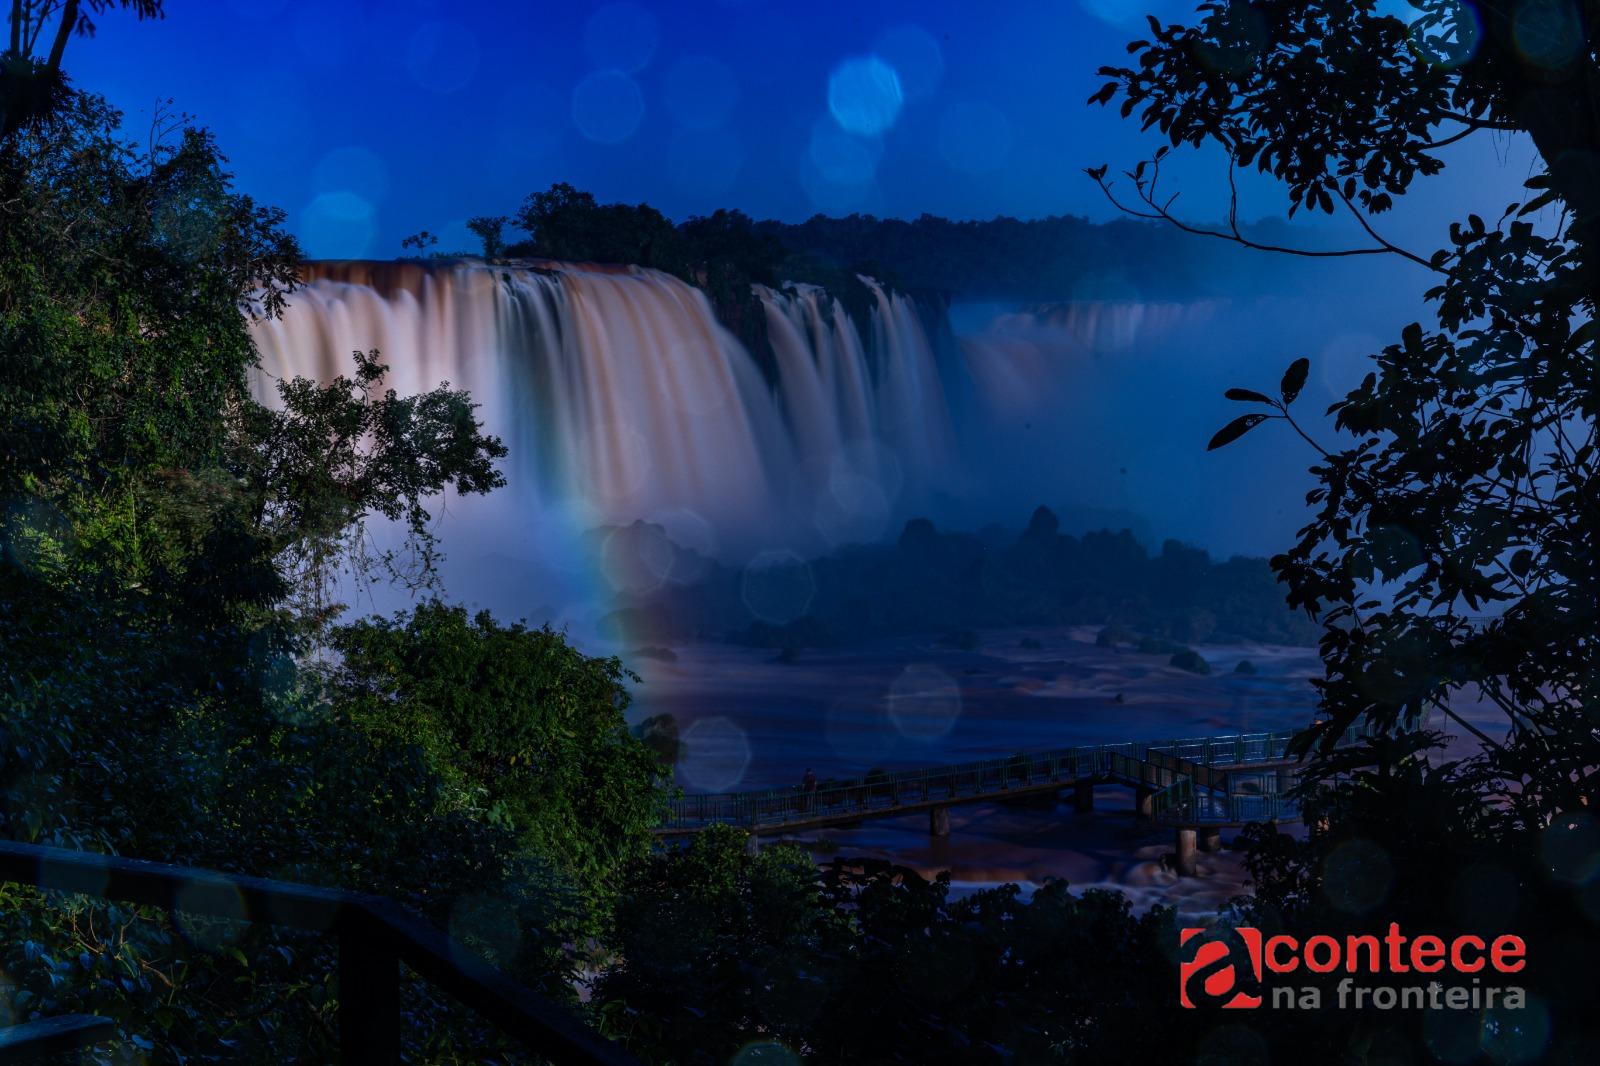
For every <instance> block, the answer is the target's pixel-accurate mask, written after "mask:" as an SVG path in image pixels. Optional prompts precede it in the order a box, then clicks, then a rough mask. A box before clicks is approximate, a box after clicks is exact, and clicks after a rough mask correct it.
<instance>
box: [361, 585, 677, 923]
mask: <svg viewBox="0 0 1600 1066" xmlns="http://www.w3.org/2000/svg"><path fill="white" fill-rule="evenodd" d="M332 645H333V647H334V649H335V650H336V651H337V652H338V653H339V654H340V657H341V662H340V665H339V666H338V667H337V668H336V669H335V670H334V672H333V677H332V686H333V692H334V694H335V695H334V698H335V700H336V701H337V702H338V704H339V706H340V707H341V708H343V709H344V710H345V711H346V713H348V714H349V715H350V717H351V720H352V721H353V722H354V723H355V724H356V725H358V726H360V727H361V728H363V729H365V730H367V731H369V732H371V733H372V734H374V735H375V736H378V737H381V738H383V739H384V740H385V742H388V743H410V744H415V745H417V746H418V747H419V748H421V749H422V751H423V752H424V753H425V754H426V758H427V762H428V764H429V765H430V766H432V767H434V768H435V769H437V770H438V771H439V772H441V773H442V774H444V775H445V777H446V779H447V780H449V781H451V782H453V783H454V785H455V787H456V789H457V790H459V792H460V796H459V797H458V798H457V799H455V800H453V801H452V802H451V806H452V807H457V808H459V809H465V810H479V811H482V812H483V813H484V816H485V817H486V818H487V819H488V820H489V821H490V822H491V823H494V824H499V825H504V826H506V827H508V828H509V829H510V830H511V831H512V832H513V833H514V834H516V836H517V839H518V840H519V841H521V842H522V844H523V846H524V847H525V849H526V850H527V851H528V852H529V853H530V854H532V855H535V856H538V857H540V858H541V859H542V860H543V861H544V862H546V863H548V864H549V865H551V866H552V867H553V868H556V869H559V870H560V871H562V872H563V873H564V874H565V875H566V876H567V877H569V878H570V879H571V880H572V882H573V883H574V884H576V885H578V886H580V887H581V890H582V891H583V892H585V893H586V894H587V895H588V896H589V897H591V899H593V900H594V901H596V902H598V901H602V900H604V899H606V898H608V897H609V894H610V893H611V892H612V891H614V889H615V881H614V876H613V875H614V873H615V871H616V869H617V867H618V865H619V864H620V863H622V862H624V861H626V860H629V859H633V858H637V857H639V856H640V855H642V854H643V853H644V852H645V851H646V850H647V849H648V848H649V845H650V840H651V835H650V829H651V828H652V827H653V826H654V825H655V824H656V823H657V822H658V821H659V820H660V806H661V800H662V798H663V793H662V792H661V790H660V788H659V787H658V786H659V784H660V782H661V779H662V775H663V771H662V767H661V765H660V763H659V762H658V761H657V759H656V756H655V754H654V753H653V752H652V751H651V750H650V749H649V748H647V747H646V746H645V745H644V744H642V743H641V742H640V741H639V740H637V739H636V738H635V737H634V736H633V735H632V734H631V733H630V732H629V731H628V728H627V725H626V724H625V722H624V721H623V711H624V709H625V708H626V707H627V705H628V703H629V695H628V690H627V688H626V687H625V684H626V682H627V681H628V680H630V679H633V680H636V678H633V675H631V674H629V673H627V672H626V671H625V670H624V669H623V667H622V664H621V663H620V662H619V661H618V660H616V659H593V658H590V657H588V656H585V655H583V654H582V653H580V652H578V651H577V650H576V649H574V648H573V647H572V646H571V645H570V644H568V643H567V641H566V639H565V638H564V637H563V636H562V635H561V634H560V633H557V632H555V631H553V630H551V629H550V628H548V627H545V628H541V629H528V628H526V627H525V626H523V625H521V624H520V623H519V624H516V625H510V626H503V625H501V624H500V623H498V622H496V621H495V620H494V619H493V617H491V616H490V615H489V614H487V613H483V614H479V615H477V616H475V617H469V616H468V614H467V612H466V610H465V609H464V608H460V607H451V606H447V605H445V604H443V603H440V602H438V601H432V602H428V603H425V604H422V605H420V606H418V607H417V608H416V609H415V610H414V611H413V612H412V613H411V614H409V615H403V614H402V615H397V616H396V617H395V618H394V619H392V620H383V619H364V620H362V621H359V622H356V623H354V624H352V625H348V626H345V627H342V628H340V629H339V630H337V631H336V632H335V633H334V635H333V639H332Z"/></svg>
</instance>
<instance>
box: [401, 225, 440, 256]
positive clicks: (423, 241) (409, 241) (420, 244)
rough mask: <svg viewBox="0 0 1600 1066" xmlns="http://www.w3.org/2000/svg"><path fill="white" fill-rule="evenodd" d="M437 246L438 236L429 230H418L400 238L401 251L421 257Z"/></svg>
mask: <svg viewBox="0 0 1600 1066" xmlns="http://www.w3.org/2000/svg"><path fill="white" fill-rule="evenodd" d="M438 246H439V235H438V234H437V233H434V232H432V231H431V230H425V229H423V230H418V231H417V232H415V233H413V234H411V235H410V236H409V237H402V238H400V247H401V249H403V250H407V251H412V252H415V253H416V254H417V255H418V256H422V255H424V254H425V253H426V252H427V251H428V250H429V249H430V248H437V247H438Z"/></svg>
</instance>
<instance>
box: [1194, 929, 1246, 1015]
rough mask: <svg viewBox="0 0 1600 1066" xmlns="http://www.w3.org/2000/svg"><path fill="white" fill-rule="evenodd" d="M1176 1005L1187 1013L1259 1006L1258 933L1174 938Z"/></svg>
mask: <svg viewBox="0 0 1600 1066" xmlns="http://www.w3.org/2000/svg"><path fill="white" fill-rule="evenodd" d="M1178 1002H1179V1003H1181V1004H1182V1005H1183V1006H1185V1007H1188V1008H1190V1009H1193V1008H1195V1007H1220V1008H1221V1009H1223V1010H1245V1009H1249V1008H1252V1007H1259V1006H1261V931H1260V930H1259V929H1227V928H1215V929H1185V930H1183V931H1182V932H1181V933H1180V934H1179V936H1178Z"/></svg>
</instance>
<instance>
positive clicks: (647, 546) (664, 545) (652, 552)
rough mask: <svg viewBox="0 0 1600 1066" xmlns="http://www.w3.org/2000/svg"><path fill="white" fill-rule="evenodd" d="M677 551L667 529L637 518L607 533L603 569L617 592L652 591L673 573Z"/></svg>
mask: <svg viewBox="0 0 1600 1066" xmlns="http://www.w3.org/2000/svg"><path fill="white" fill-rule="evenodd" d="M674 554H675V551H674V549H673V545H672V542H671V541H670V540H668V539H667V534H666V530H664V529H662V528H661V527H660V526H657V525H651V524H647V523H644V522H638V523H635V524H633V525H631V526H621V527H619V528H617V529H614V530H612V531H611V532H610V533H609V534H608V535H607V536H606V539H605V543H604V544H603V545H601V548H600V569H601V572H602V573H604V574H605V577H606V581H607V582H609V583H610V585H611V587H612V588H613V589H615V590H616V591H618V592H630V593H635V594H638V593H645V592H651V591H654V590H655V589H658V588H660V587H661V586H662V584H664V583H665V582H666V580H667V578H668V576H670V575H671V573H672V561H673V556H674Z"/></svg>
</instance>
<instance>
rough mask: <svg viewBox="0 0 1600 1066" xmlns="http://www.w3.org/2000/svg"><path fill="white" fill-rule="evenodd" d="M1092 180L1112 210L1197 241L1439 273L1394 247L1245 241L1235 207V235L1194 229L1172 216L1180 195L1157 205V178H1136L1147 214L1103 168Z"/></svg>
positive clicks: (1095, 172) (1093, 175) (1233, 213)
mask: <svg viewBox="0 0 1600 1066" xmlns="http://www.w3.org/2000/svg"><path fill="white" fill-rule="evenodd" d="M1230 167H1231V161H1230ZM1155 169H1156V173H1157V174H1159V172H1160V163H1159V162H1158V163H1156V164H1155ZM1089 176H1090V177H1091V178H1093V179H1094V181H1095V184H1096V185H1098V186H1100V191H1101V192H1102V193H1104V194H1105V197H1106V199H1107V200H1108V201H1110V202H1111V205H1112V206H1113V207H1115V208H1116V209H1117V210H1118V211H1121V212H1122V213H1123V214H1125V215H1128V216H1130V217H1132V218H1146V219H1151V220H1153V221H1157V222H1165V223H1167V224H1168V225H1171V226H1173V227H1175V228H1176V229H1179V230H1182V231H1183V232H1184V233H1192V234H1194V235H1195V236H1197V237H1214V238H1216V239H1218V240H1224V241H1229V242H1231V243H1233V244H1238V245H1240V246H1242V247H1245V248H1249V249H1252V250H1254V251H1257V252H1277V253H1280V254H1282V255H1298V256H1304V257H1306V258H1309V259H1340V258H1346V257H1349V256H1356V255H1397V254H1398V255H1403V256H1406V257H1408V258H1410V259H1412V260H1414V261H1416V262H1419V263H1421V264H1422V265H1424V266H1428V267H1429V269H1437V268H1434V267H1432V266H1431V265H1430V264H1429V263H1428V262H1427V261H1426V260H1424V259H1419V258H1417V257H1416V256H1411V255H1409V253H1405V252H1403V251H1402V250H1401V249H1398V248H1395V247H1393V246H1391V245H1386V244H1380V245H1378V246H1377V247H1373V248H1290V247H1288V246H1286V245H1280V244H1264V243H1262V242H1261V241H1257V240H1252V239H1251V238H1249V237H1246V236H1245V235H1244V234H1243V233H1242V232H1241V231H1240V230H1239V229H1238V224H1237V214H1236V212H1237V207H1236V206H1235V207H1233V208H1230V215H1232V216H1233V220H1232V226H1233V232H1231V233H1228V232H1223V231H1221V230H1214V229H1205V228H1204V227H1201V226H1195V225H1192V224H1190V223H1188V222H1185V221H1183V220H1182V219H1180V218H1178V217H1177V216H1175V215H1174V214H1172V212H1171V210H1170V208H1171V206H1172V203H1173V201H1175V200H1176V199H1177V198H1178V197H1177V194H1174V195H1173V196H1172V198H1171V199H1169V200H1168V201H1167V202H1166V203H1165V204H1158V203H1156V201H1155V197H1154V194H1153V190H1154V187H1155V181H1154V178H1152V181H1151V185H1150V188H1148V189H1147V188H1146V187H1145V185H1144V183H1143V181H1141V180H1139V179H1137V178H1135V188H1136V189H1137V190H1138V196H1139V200H1140V201H1141V202H1142V203H1144V204H1145V205H1146V206H1147V207H1148V208H1149V210H1148V211H1140V210H1138V209H1136V208H1133V207H1130V206H1128V205H1127V204H1125V203H1123V202H1122V201H1121V200H1119V199H1117V196H1116V194H1115V193H1114V192H1112V191H1111V183H1110V182H1108V181H1106V179H1105V171H1104V168H1100V169H1099V170H1092V171H1090V172H1089ZM1130 176H1132V175H1130ZM1230 180H1231V174H1230Z"/></svg>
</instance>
